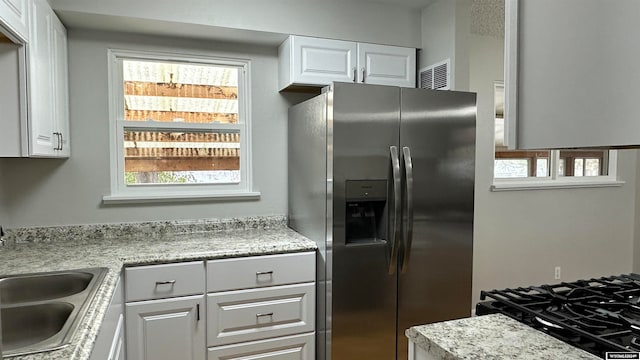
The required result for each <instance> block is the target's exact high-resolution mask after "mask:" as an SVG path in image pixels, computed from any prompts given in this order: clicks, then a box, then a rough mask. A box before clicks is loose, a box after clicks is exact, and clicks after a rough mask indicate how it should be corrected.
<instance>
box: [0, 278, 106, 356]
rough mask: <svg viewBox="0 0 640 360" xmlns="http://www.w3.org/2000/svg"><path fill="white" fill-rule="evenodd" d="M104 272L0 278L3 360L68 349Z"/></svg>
mask: <svg viewBox="0 0 640 360" xmlns="http://www.w3.org/2000/svg"><path fill="white" fill-rule="evenodd" d="M106 272H107V269H106V268H91V269H80V270H70V271H58V272H49V273H38V274H26V275H15V276H6V277H0V319H1V325H2V328H1V330H2V354H3V356H4V357H7V356H15V355H24V354H30V353H36V352H42V351H49V350H54V349H59V348H62V347H65V346H66V345H68V344H69V341H70V340H71V337H72V335H73V333H74V331H75V330H76V328H77V326H78V324H79V323H80V319H82V317H83V316H84V315H85V313H86V311H87V309H88V305H89V304H90V303H91V299H92V298H93V297H94V296H95V293H96V291H97V289H98V287H99V285H100V284H101V283H102V280H103V279H104V276H105V274H106Z"/></svg>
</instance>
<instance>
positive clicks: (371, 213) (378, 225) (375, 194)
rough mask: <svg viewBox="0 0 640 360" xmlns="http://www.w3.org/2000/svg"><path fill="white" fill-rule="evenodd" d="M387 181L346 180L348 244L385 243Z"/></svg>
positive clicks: (346, 239)
mask: <svg viewBox="0 0 640 360" xmlns="http://www.w3.org/2000/svg"><path fill="white" fill-rule="evenodd" d="M386 205H387V180H347V181H346V209H345V210H346V217H347V219H346V238H345V242H346V244H347V245H349V244H352V245H356V244H363V245H364V244H371V243H379V242H384V240H385V239H386V234H387V227H386V223H387V221H386V218H387V216H386Z"/></svg>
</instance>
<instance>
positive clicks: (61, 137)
mask: <svg viewBox="0 0 640 360" xmlns="http://www.w3.org/2000/svg"><path fill="white" fill-rule="evenodd" d="M58 134H60V151H62V148H63V147H64V137H63V135H62V133H58Z"/></svg>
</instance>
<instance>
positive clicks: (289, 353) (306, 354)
mask: <svg viewBox="0 0 640 360" xmlns="http://www.w3.org/2000/svg"><path fill="white" fill-rule="evenodd" d="M235 359H237V360H240V359H242V360H246V359H260V360H314V359H315V336H314V333H308V334H301V335H293V336H284V337H279V338H275V339H268V340H259V341H252V342H246V343H241V344H234V345H226V346H218V347H214V348H209V351H208V353H207V360H235Z"/></svg>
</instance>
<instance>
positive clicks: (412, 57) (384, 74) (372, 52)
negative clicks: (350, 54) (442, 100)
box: [358, 43, 416, 87]
mask: <svg viewBox="0 0 640 360" xmlns="http://www.w3.org/2000/svg"><path fill="white" fill-rule="evenodd" d="M358 69H359V71H360V78H359V79H360V80H359V81H360V82H362V83H366V84H377V85H396V86H403V87H416V49H411V48H404V47H398V46H385V45H376V44H365V43H358Z"/></svg>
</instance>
